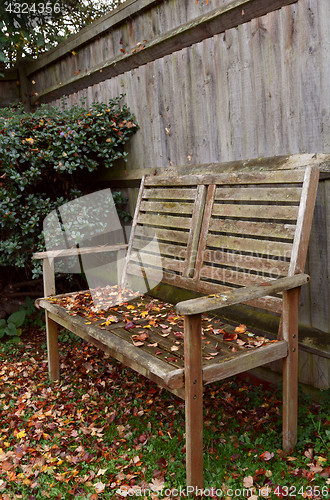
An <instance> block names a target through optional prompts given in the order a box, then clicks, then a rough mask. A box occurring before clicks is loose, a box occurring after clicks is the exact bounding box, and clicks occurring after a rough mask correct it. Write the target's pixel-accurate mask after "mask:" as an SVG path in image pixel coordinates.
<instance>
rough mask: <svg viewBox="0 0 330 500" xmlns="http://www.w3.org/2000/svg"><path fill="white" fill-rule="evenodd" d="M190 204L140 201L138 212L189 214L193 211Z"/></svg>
mask: <svg viewBox="0 0 330 500" xmlns="http://www.w3.org/2000/svg"><path fill="white" fill-rule="evenodd" d="M193 208H194V206H193V204H192V203H180V204H178V203H173V202H170V201H168V202H164V203H162V202H157V201H142V202H141V206H140V211H142V212H147V213H149V212H159V213H179V214H191V213H192V211H193Z"/></svg>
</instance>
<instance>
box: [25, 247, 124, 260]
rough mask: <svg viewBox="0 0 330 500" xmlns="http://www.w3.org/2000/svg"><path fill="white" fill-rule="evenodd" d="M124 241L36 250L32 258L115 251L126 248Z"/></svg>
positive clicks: (52, 257) (51, 257) (53, 257)
mask: <svg viewBox="0 0 330 500" xmlns="http://www.w3.org/2000/svg"><path fill="white" fill-rule="evenodd" d="M127 246H128V245H127V244H126V243H118V244H116V245H101V246H97V247H82V248H65V249H63V250H50V251H49V252H36V253H34V254H33V258H34V259H55V258H57V257H70V256H73V255H88V254H95V253H102V252H117V251H119V250H125V249H126V248H127Z"/></svg>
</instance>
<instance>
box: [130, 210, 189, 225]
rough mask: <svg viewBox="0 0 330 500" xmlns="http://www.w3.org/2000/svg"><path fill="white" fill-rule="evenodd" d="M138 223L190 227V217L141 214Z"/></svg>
mask: <svg viewBox="0 0 330 500" xmlns="http://www.w3.org/2000/svg"><path fill="white" fill-rule="evenodd" d="M138 224H144V225H146V226H164V227H175V228H184V229H189V224H190V219H187V218H185V217H176V216H175V217H172V216H170V215H162V214H159V215H155V214H141V213H140V215H139V218H138Z"/></svg>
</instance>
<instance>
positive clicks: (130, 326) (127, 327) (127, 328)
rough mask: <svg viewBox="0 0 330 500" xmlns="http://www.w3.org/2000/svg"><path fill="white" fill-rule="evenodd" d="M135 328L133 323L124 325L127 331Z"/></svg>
mask: <svg viewBox="0 0 330 500" xmlns="http://www.w3.org/2000/svg"><path fill="white" fill-rule="evenodd" d="M135 327H136V325H135V324H134V323H133V321H129V322H128V323H126V325H125V330H129V329H130V328H135Z"/></svg>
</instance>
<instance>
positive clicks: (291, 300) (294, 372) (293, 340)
mask: <svg viewBox="0 0 330 500" xmlns="http://www.w3.org/2000/svg"><path fill="white" fill-rule="evenodd" d="M299 294H300V289H299V288H293V289H292V290H287V291H284V293H283V339H284V340H285V341H286V342H287V344H288V356H287V357H286V358H284V359H283V449H284V450H285V451H290V450H291V449H293V448H294V446H295V445H296V442H297V418H298V303H299Z"/></svg>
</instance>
